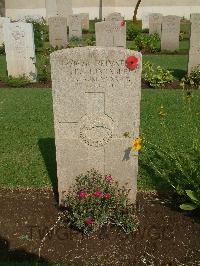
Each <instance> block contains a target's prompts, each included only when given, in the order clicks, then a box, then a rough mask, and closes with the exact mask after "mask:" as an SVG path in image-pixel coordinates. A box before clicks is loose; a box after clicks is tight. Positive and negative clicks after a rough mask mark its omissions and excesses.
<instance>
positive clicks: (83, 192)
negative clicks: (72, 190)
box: [78, 190, 87, 198]
mask: <svg viewBox="0 0 200 266" xmlns="http://www.w3.org/2000/svg"><path fill="white" fill-rule="evenodd" d="M78 195H79V197H80V198H85V197H86V195H87V193H86V192H85V191H83V190H81V191H79V193H78Z"/></svg>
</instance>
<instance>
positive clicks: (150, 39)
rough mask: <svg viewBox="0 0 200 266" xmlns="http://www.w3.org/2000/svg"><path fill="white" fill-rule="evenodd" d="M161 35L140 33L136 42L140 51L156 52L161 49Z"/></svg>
mask: <svg viewBox="0 0 200 266" xmlns="http://www.w3.org/2000/svg"><path fill="white" fill-rule="evenodd" d="M159 40H160V37H159V35H158V34H157V33H154V34H150V35H148V34H144V33H142V34H139V35H138V36H137V37H136V38H135V43H136V45H137V47H138V50H139V51H142V52H151V53H155V52H158V51H159V48H158V42H159Z"/></svg>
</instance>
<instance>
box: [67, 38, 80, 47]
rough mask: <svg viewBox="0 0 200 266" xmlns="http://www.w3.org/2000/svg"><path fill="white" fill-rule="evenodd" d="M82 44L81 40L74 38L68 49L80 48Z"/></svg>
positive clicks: (70, 41)
mask: <svg viewBox="0 0 200 266" xmlns="http://www.w3.org/2000/svg"><path fill="white" fill-rule="evenodd" d="M80 44H81V39H80V38H78V37H75V36H74V37H72V38H71V39H70V40H69V43H68V47H69V48H73V47H78V46H80Z"/></svg>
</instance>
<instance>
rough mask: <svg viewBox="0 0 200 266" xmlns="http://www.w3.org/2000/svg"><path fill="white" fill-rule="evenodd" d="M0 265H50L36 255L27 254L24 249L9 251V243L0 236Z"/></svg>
mask: <svg viewBox="0 0 200 266" xmlns="http://www.w3.org/2000/svg"><path fill="white" fill-rule="evenodd" d="M40 263H41V264H40ZM0 265H1V266H2V265H5V266H8V265H9V266H12V265H13V266H14V265H15V266H16V265H22V266H23V265H24V266H25V265H27V266H28V265H29V266H36V265H38V266H39V265H50V264H49V263H48V261H46V260H45V259H43V258H39V257H38V256H37V255H35V254H33V253H29V252H27V251H25V250H24V249H10V243H9V241H8V240H7V239H5V238H2V237H1V236H0Z"/></svg>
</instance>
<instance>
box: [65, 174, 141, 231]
mask: <svg viewBox="0 0 200 266" xmlns="http://www.w3.org/2000/svg"><path fill="white" fill-rule="evenodd" d="M127 196H128V191H127V190H126V189H125V188H122V189H121V188H119V186H118V183H117V182H114V180H113V179H112V177H111V176H110V175H108V176H102V175H101V174H99V173H98V172H96V171H95V170H91V171H88V172H87V173H86V174H82V175H80V176H78V177H77V178H76V183H75V185H74V187H73V189H71V190H70V191H69V193H68V195H67V196H66V200H65V205H66V207H67V219H68V222H69V224H70V225H71V226H73V227H75V228H76V229H78V230H81V231H83V232H84V233H86V234H88V233H89V232H92V231H96V230H97V229H99V228H100V227H102V226H103V225H105V224H109V223H110V224H114V225H116V226H120V227H121V228H122V229H123V230H124V231H125V232H126V233H131V232H133V231H134V230H135V229H136V225H137V220H136V217H135V214H134V213H135V210H134V206H133V205H131V204H129V202H128V198H127Z"/></svg>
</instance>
